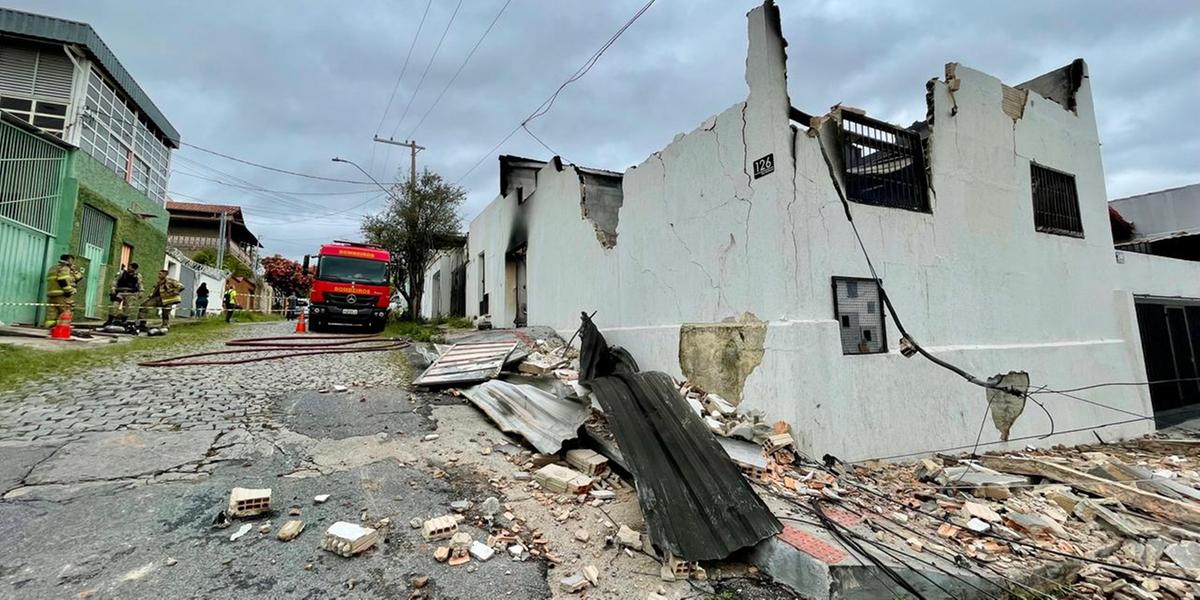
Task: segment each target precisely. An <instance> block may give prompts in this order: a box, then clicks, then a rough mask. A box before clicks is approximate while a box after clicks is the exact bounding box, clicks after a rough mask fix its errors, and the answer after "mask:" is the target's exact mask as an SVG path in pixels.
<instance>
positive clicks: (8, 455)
mask: <svg viewBox="0 0 1200 600" xmlns="http://www.w3.org/2000/svg"><path fill="white" fill-rule="evenodd" d="M58 448H59V446H40V445H32V444H24V443H22V444H14V443H4V444H0V456H2V457H4V458H3V460H0V495H3V494H4V493H6V492H8V491H9V490H11V489H14V488H16V487H18V486H20V485H21V482H22V481H24V480H25V476H26V475H27V474H29V472H30V470H32V469H33V467H34V466H36V465H37V464H38V463H40V462H42V461H43V460H46V458H48V457H49V456H50V455H51V454H53V453H54V451H55V450H57V449H58Z"/></svg>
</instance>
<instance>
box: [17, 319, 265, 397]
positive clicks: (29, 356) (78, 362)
mask: <svg viewBox="0 0 1200 600" xmlns="http://www.w3.org/2000/svg"><path fill="white" fill-rule="evenodd" d="M235 318H236V319H237V320H238V321H240V322H243V323H246V322H259V321H278V320H280V318H281V317H279V316H278V315H264V314H262V313H238V315H237V316H236V317H235ZM234 327H235V325H229V324H226V323H225V319H224V318H218V317H211V318H208V319H205V320H203V321H177V322H175V323H174V324H172V325H171V332H170V333H168V334H167V335H165V336H162V337H146V336H139V337H137V338H135V339H133V340H130V341H128V342H121V343H113V344H105V345H99V344H88V345H86V346H80V347H78V348H71V349H68V350H38V349H34V348H28V347H24V346H12V345H9V344H5V343H3V338H0V391H3V390H10V389H13V388H14V387H16V386H17V385H18V384H19V383H21V382H23V381H30V380H37V379H41V378H42V377H44V376H46V375H49V374H51V373H56V372H57V373H70V372H73V371H78V370H80V369H88V368H97V367H102V366H105V365H108V364H111V363H113V362H116V361H118V360H121V359H123V358H129V357H136V355H139V354H140V355H153V356H155V357H164V356H166V352H165V351H167V350H169V349H171V348H173V347H176V346H186V345H189V344H199V343H203V342H207V341H210V340H214V339H217V338H220V337H223V336H227V335H229V334H230V333H231V332H232V331H233V328H234Z"/></svg>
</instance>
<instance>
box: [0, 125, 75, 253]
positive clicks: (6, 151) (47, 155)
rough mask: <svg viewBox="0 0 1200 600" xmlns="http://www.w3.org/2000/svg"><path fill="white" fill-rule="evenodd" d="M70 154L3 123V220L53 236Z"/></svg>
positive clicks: (0, 174) (0, 167)
mask: <svg viewBox="0 0 1200 600" xmlns="http://www.w3.org/2000/svg"><path fill="white" fill-rule="evenodd" d="M66 154H67V152H66V150H64V149H62V148H60V147H58V146H55V145H54V144H51V143H50V142H47V141H46V140H43V139H39V138H37V137H36V136H34V135H31V134H29V133H26V132H24V131H21V130H20V129H17V128H16V127H14V126H12V125H9V124H8V123H3V122H0V217H6V218H9V219H12V220H13V221H16V222H17V223H20V224H22V225H25V226H26V227H30V228H32V229H36V230H37V231H40V232H42V233H52V232H53V231H54V226H55V209H56V208H57V207H58V194H59V185H60V184H61V182H62V167H63V160H64V159H65V158H66Z"/></svg>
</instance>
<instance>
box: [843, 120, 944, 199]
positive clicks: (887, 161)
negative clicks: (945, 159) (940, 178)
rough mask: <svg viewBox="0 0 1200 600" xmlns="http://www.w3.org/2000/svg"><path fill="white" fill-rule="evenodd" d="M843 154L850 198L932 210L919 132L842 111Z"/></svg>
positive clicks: (847, 190)
mask: <svg viewBox="0 0 1200 600" xmlns="http://www.w3.org/2000/svg"><path fill="white" fill-rule="evenodd" d="M842 153H843V159H844V161H845V172H844V176H845V179H846V197H847V198H849V199H850V200H851V201H853V202H859V203H862V204H873V205H876V206H887V207H890V208H903V209H907V210H915V211H922V212H929V196H928V192H927V189H928V181H927V180H926V174H925V153H924V148H923V147H922V145H921V136H920V134H918V133H917V132H915V131H911V130H908V129H901V128H899V127H896V126H895V125H892V124H890V123H885V122H883V121H878V120H875V119H872V118H869V117H866V116H863V115H860V114H857V113H852V112H848V111H843V112H842Z"/></svg>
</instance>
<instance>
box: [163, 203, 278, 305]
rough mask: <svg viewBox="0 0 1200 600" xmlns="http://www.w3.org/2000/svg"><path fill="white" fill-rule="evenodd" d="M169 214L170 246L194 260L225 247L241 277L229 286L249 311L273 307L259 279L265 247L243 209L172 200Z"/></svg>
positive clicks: (238, 275) (168, 242)
mask: <svg viewBox="0 0 1200 600" xmlns="http://www.w3.org/2000/svg"><path fill="white" fill-rule="evenodd" d="M167 211H168V212H169V213H170V215H171V220H170V224H169V226H168V230H167V244H168V245H170V246H171V247H172V248H177V249H178V250H179V251H180V252H181V253H182V254H184V255H185V256H188V257H190V258H193V259H194V258H196V256H197V255H198V254H199V253H201V252H205V253H206V254H212V255H215V254H216V252H217V250H218V249H220V248H221V247H222V246H224V248H225V258H226V260H227V261H232V262H233V263H236V264H235V265H234V268H232V269H231V271H232V273H233V274H234V275H235V276H237V277H238V278H240V279H237V280H236V282H235V280H233V279H231V280H230V281H229V283H228V285H229V286H232V287H233V288H234V289H237V290H238V295H239V304H241V305H242V306H245V307H247V308H250V307H255V308H261V307H269V306H270V298H268V297H266V296H264V292H265V289H266V286H265V283H264V282H263V281H261V278H259V277H257V269H258V259H259V248H261V247H262V245H261V244H260V243H259V241H258V237H257V236H255V235H254V233H253V232H251V231H250V229H249V228H248V227H247V226H246V219H245V216H244V215H243V213H242V207H240V206H234V205H229V204H200V203H195V202H176V201H174V200H169V201H167ZM206 251H208V252H206ZM230 264H231V263H229V262H227V263H226V265H223V266H225V267H229V266H230ZM239 266H240V267H241V268H238V267H239Z"/></svg>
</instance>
